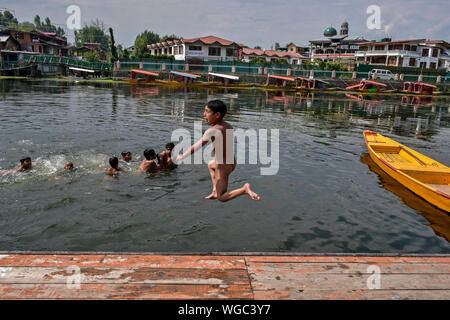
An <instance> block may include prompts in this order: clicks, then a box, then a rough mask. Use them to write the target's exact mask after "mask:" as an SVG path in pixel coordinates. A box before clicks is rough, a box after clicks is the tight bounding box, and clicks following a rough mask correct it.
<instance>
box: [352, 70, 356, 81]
mask: <svg viewBox="0 0 450 320" xmlns="http://www.w3.org/2000/svg"><path fill="white" fill-rule="evenodd" d="M356 77H357V74H356V71H353V74H352V79H353V80H356Z"/></svg>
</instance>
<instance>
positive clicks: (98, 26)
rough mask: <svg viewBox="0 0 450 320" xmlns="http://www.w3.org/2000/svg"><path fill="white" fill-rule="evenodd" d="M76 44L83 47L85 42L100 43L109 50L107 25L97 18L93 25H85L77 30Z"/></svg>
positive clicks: (104, 49) (103, 49) (102, 47)
mask: <svg viewBox="0 0 450 320" xmlns="http://www.w3.org/2000/svg"><path fill="white" fill-rule="evenodd" d="M74 33H75V45H76V46H77V47H81V46H82V45H84V43H85V42H90V43H100V48H101V50H102V51H104V52H108V51H109V36H108V35H107V34H106V33H105V25H104V24H103V22H102V21H100V20H99V19H97V20H96V21H92V22H91V25H90V26H88V25H85V26H84V27H83V28H82V29H81V30H79V31H75V32H74Z"/></svg>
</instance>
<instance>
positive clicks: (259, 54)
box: [243, 48, 309, 64]
mask: <svg viewBox="0 0 450 320" xmlns="http://www.w3.org/2000/svg"><path fill="white" fill-rule="evenodd" d="M243 55H244V59H243V60H244V61H245V62H250V60H252V59H255V58H263V59H265V60H266V62H269V63H270V62H276V60H277V59H279V60H285V61H286V62H287V63H289V64H302V61H303V60H309V58H308V57H305V56H302V55H301V54H299V53H295V52H284V51H275V50H263V49H250V48H244V49H243Z"/></svg>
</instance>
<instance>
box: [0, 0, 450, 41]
mask: <svg viewBox="0 0 450 320" xmlns="http://www.w3.org/2000/svg"><path fill="white" fill-rule="evenodd" d="M70 5H77V6H78V7H80V14H81V24H82V26H83V25H85V24H90V23H91V21H92V20H95V19H96V18H98V19H100V20H101V21H103V23H104V24H105V26H106V27H107V28H108V27H112V28H113V30H114V37H115V40H116V42H117V43H119V44H122V45H123V46H124V47H129V46H131V45H133V44H134V40H135V38H136V35H137V34H139V33H141V32H143V31H144V30H149V31H153V32H156V33H158V34H159V35H161V36H163V35H166V34H175V35H177V36H180V37H183V38H186V39H187V38H196V37H202V36H208V35H214V36H217V37H220V38H224V39H227V40H231V41H235V42H238V43H243V44H245V45H247V46H249V47H254V46H257V45H258V46H261V47H262V48H263V49H270V48H271V46H273V45H274V44H275V42H278V43H280V45H281V46H285V45H286V44H288V43H290V42H294V43H295V44H297V45H308V44H309V42H308V41H309V40H313V39H321V38H323V31H324V30H325V29H326V28H327V27H329V26H333V27H334V28H335V29H336V30H337V32H338V33H339V29H340V25H341V23H342V22H343V21H344V20H347V21H348V24H349V36H350V38H354V37H362V38H364V39H367V40H375V39H380V38H385V37H390V38H392V39H393V40H405V39H418V38H426V39H431V40H445V41H448V42H450V37H449V34H450V14H449V12H450V1H449V0H428V1H425V0H420V1H419V0H370V1H366V0H335V1H331V0H309V1H306V0H245V1H243V0H222V1H220V0H158V1H155V0H121V1H119V0H108V1H106V0H47V1H39V0H3V1H2V2H1V3H0V9H4V8H7V9H10V10H13V11H14V15H15V16H16V17H17V19H18V20H19V21H21V22H22V21H31V22H32V21H33V18H34V16H35V15H36V14H38V15H39V16H40V17H41V20H43V19H44V18H45V17H47V16H48V17H49V18H50V19H51V21H52V23H54V24H60V25H61V27H66V21H67V18H68V17H69V14H68V13H66V10H67V7H68V6H70ZM371 5H377V6H378V7H379V8H380V22H381V23H380V29H369V28H368V26H367V20H368V19H369V20H370V21H373V19H371V16H372V15H373V12H370V13H367V8H368V7H369V6H371ZM67 31H68V32H66V34H67V36H68V40H69V41H71V42H73V39H74V37H73V30H67Z"/></svg>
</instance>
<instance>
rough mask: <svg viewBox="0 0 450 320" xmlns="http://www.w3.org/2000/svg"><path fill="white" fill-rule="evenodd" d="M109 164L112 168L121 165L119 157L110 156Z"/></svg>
mask: <svg viewBox="0 0 450 320" xmlns="http://www.w3.org/2000/svg"><path fill="white" fill-rule="evenodd" d="M109 165H110V166H111V168H117V167H118V166H119V159H118V158H117V157H113V158H109Z"/></svg>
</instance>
